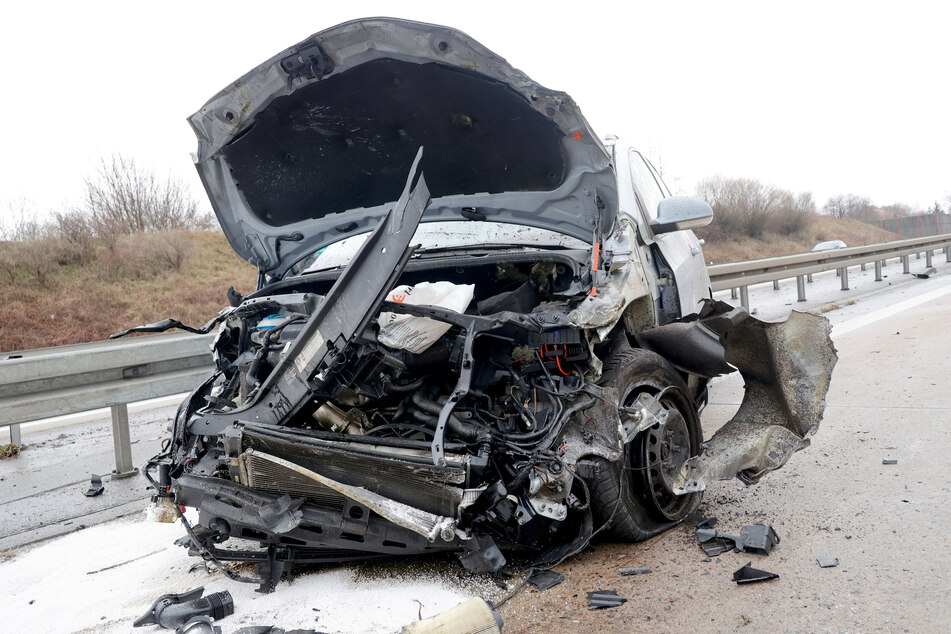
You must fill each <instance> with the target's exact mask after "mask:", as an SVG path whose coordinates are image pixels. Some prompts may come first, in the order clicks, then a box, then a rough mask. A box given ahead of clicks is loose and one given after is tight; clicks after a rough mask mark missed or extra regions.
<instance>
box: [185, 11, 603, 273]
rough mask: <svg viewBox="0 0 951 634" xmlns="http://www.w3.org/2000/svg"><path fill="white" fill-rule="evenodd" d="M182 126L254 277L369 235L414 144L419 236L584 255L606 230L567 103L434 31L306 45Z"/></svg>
mask: <svg viewBox="0 0 951 634" xmlns="http://www.w3.org/2000/svg"><path fill="white" fill-rule="evenodd" d="M189 123H190V124H191V126H192V128H193V129H194V131H195V134H196V135H197V137H198V151H197V154H196V156H195V162H196V165H197V168H198V172H199V174H200V176H201V179H202V182H203V183H204V186H205V189H206V191H207V192H208V196H209V198H210V199H211V203H212V206H213V207H214V210H215V214H216V215H217V217H218V220H219V222H220V223H221V227H222V229H223V230H224V232H225V235H226V236H227V238H228V240H229V242H230V243H231V246H232V247H233V248H234V250H235V251H236V252H237V253H238V255H240V256H241V257H243V258H244V259H246V260H248V261H249V262H251V263H252V264H254V265H255V266H257V267H258V268H259V269H260V270H262V271H264V272H266V273H268V274H269V275H276V276H281V275H283V274H284V273H285V272H286V271H287V270H288V268H290V267H291V266H292V265H293V264H294V263H295V262H297V261H299V260H300V259H301V258H303V257H305V256H306V255H308V254H310V253H313V252H314V251H315V250H317V249H320V248H322V247H324V246H326V245H328V244H331V243H333V242H336V241H338V240H342V239H344V238H347V237H350V236H353V235H356V234H360V233H366V232H368V231H370V230H372V229H373V228H374V227H375V226H376V225H377V224H378V223H379V221H380V219H381V218H382V217H383V216H384V215H385V214H386V213H387V211H388V210H390V209H391V208H392V207H393V203H394V201H395V200H396V199H397V197H398V196H399V194H400V191H401V190H402V188H403V183H404V179H405V175H406V171H407V169H408V168H409V166H410V165H411V164H412V162H413V157H414V156H415V155H416V152H417V151H418V149H419V148H420V147H421V146H422V147H424V148H425V153H424V158H423V161H422V166H421V169H422V171H423V172H424V173H425V174H426V180H427V183H428V184H429V187H430V189H431V191H432V198H433V201H432V204H431V205H430V207H429V208H428V210H427V211H426V214H425V216H424V217H423V219H422V222H434V221H453V220H458V221H466V220H489V221H497V222H505V223H515V224H521V225H527V226H533V227H539V228H542V229H548V230H552V231H556V232H559V233H562V234H566V235H569V236H572V237H575V238H578V239H581V240H584V241H586V242H590V241H591V240H592V238H593V237H594V236H595V234H596V233H598V232H605V233H606V232H607V231H609V230H610V228H611V226H612V225H613V223H614V219H615V216H616V210H617V185H616V181H615V176H614V170H613V166H612V164H611V162H610V158H609V154H608V152H607V151H606V150H605V148H604V146H603V145H602V144H601V142H600V141H599V140H598V138H597V137H596V135H595V134H594V133H593V132H592V130H591V128H590V126H589V125H588V122H587V121H586V120H585V119H584V117H583V116H582V114H581V111H580V110H579V109H578V107H577V105H576V104H575V103H574V101H573V100H572V99H571V98H570V97H569V96H568V95H566V94H565V93H562V92H557V91H552V90H548V89H547V88H544V87H542V86H540V85H539V84H537V83H535V82H534V81H532V80H531V79H530V78H528V77H527V76H526V75H525V74H524V73H522V72H521V71H519V70H516V69H515V68H512V66H510V65H509V64H508V62H506V61H505V60H504V59H502V58H501V57H499V56H498V55H496V54H494V53H493V52H492V51H489V50H488V49H486V48H485V47H483V46H482V45H481V44H479V43H478V42H476V41H475V40H473V39H472V38H470V37H469V36H467V35H466V34H464V33H461V32H459V31H456V30H454V29H450V28H447V27H442V26H435V25H431V24H423V23H419V22H410V21H406V20H397V19H392V18H373V19H365V20H357V21H352V22H347V23H344V24H341V25H338V26H335V27H332V28H330V29H327V30H325V31H321V32H319V33H317V34H315V35H312V36H311V37H309V38H307V39H306V40H304V41H303V42H301V43H300V44H297V45H296V46H293V47H291V48H289V49H287V50H285V51H283V52H281V53H279V54H278V55H275V56H274V57H272V58H271V59H269V60H268V61H266V62H264V63H263V64H261V65H260V66H258V67H256V68H254V69H253V70H251V71H250V72H248V73H247V74H246V75H244V76H243V77H241V78H240V79H238V80H237V81H235V82H234V83H232V84H231V85H229V86H228V87H226V88H225V89H224V90H222V91H221V92H219V93H218V94H217V95H215V96H214V97H212V99H211V100H209V101H208V103H206V104H205V105H204V106H203V107H202V108H201V110H199V111H198V112H196V113H195V114H194V115H192V116H191V117H190V118H189ZM596 230H597V231H596Z"/></svg>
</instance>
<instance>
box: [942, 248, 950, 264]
mask: <svg viewBox="0 0 951 634" xmlns="http://www.w3.org/2000/svg"><path fill="white" fill-rule="evenodd" d="M944 260H945V262H951V246H946V247H945V248H944Z"/></svg>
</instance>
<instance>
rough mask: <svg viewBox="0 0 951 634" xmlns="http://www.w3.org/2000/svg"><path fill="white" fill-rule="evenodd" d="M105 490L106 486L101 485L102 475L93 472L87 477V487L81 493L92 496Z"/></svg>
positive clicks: (88, 496)
mask: <svg viewBox="0 0 951 634" xmlns="http://www.w3.org/2000/svg"><path fill="white" fill-rule="evenodd" d="M105 490H106V487H104V486H103V485H102V476H101V475H96V474H95V473H94V474H92V477H90V478H89V489H88V490H87V491H86V492H85V493H83V495H85V496H86V497H87V498H94V497H96V496H97V495H99V494H100V493H102V492H103V491H105Z"/></svg>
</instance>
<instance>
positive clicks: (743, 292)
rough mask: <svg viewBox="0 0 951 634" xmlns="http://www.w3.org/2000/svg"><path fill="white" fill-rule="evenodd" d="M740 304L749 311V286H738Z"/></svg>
mask: <svg viewBox="0 0 951 634" xmlns="http://www.w3.org/2000/svg"><path fill="white" fill-rule="evenodd" d="M740 306H742V307H743V308H745V309H746V312H750V288H749V286H741V287H740Z"/></svg>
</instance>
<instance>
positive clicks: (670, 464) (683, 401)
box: [585, 346, 702, 541]
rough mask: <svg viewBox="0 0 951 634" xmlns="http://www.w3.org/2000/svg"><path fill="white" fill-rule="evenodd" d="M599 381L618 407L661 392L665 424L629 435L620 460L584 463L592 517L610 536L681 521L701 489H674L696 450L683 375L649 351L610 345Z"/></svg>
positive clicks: (649, 531) (651, 531)
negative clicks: (615, 396)
mask: <svg viewBox="0 0 951 634" xmlns="http://www.w3.org/2000/svg"><path fill="white" fill-rule="evenodd" d="M601 384H602V385H604V386H608V387H613V388H616V389H617V390H618V396H619V399H620V402H621V403H622V404H623V405H631V404H633V403H634V401H635V400H636V399H637V397H638V395H640V394H641V393H643V392H646V393H648V394H652V395H657V394H661V393H662V396H661V397H660V402H661V404H663V406H664V407H665V408H666V409H667V411H668V417H667V423H666V424H665V425H664V426H663V427H661V426H660V425H659V424H658V425H654V426H653V427H651V428H648V429H646V430H644V431H642V432H640V433H639V434H638V435H637V436H635V437H634V438H633V439H631V441H630V442H628V443H627V444H626V445H625V446H624V454H623V458H622V459H621V460H620V461H618V462H616V463H614V462H610V461H608V460H603V459H601V460H594V461H592V462H591V463H590V464H588V465H586V466H585V470H586V471H587V472H588V476H589V477H588V478H587V480H588V482H589V485H590V488H591V491H590V493H591V505H592V510H593V512H594V514H595V517H596V518H598V519H600V520H601V523H604V522H607V521H610V525H609V526H608V529H607V530H608V532H609V533H610V534H612V535H613V536H614V537H617V538H620V539H625V540H633V541H637V540H641V539H646V538H648V537H651V536H652V535H655V534H657V533H658V532H660V531H662V530H664V529H666V528H668V527H669V526H670V525H671V523H672V522H677V521H680V520H682V519H683V518H684V517H686V515H687V514H688V513H690V512H692V511H694V510H695V509H696V508H697V505H698V504H699V503H700V498H701V494H700V493H690V494H687V495H676V494H674V492H673V483H674V481H675V480H676V478H677V476H678V475H679V474H680V468H681V466H683V463H684V462H685V461H686V460H687V459H688V458H690V457H691V456H695V455H698V454H699V452H700V443H701V441H702V433H701V430H700V417H699V416H698V414H697V410H696V408H695V407H694V405H693V403H692V402H691V400H690V397H689V396H688V394H689V392H688V390H687V385H686V383H684V380H683V378H682V377H681V376H680V374H679V373H678V372H677V371H676V370H675V369H674V368H673V367H672V366H671V365H670V364H669V363H667V361H665V360H664V358H663V357H661V356H660V355H658V354H655V353H653V352H649V351H647V350H642V349H640V348H630V347H629V346H623V347H622V348H620V349H615V351H614V352H613V353H612V354H611V356H610V357H609V359H608V360H607V362H606V363H605V364H604V371H603V373H602V379H601ZM668 388H669V389H668ZM622 473H623V476H622Z"/></svg>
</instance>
